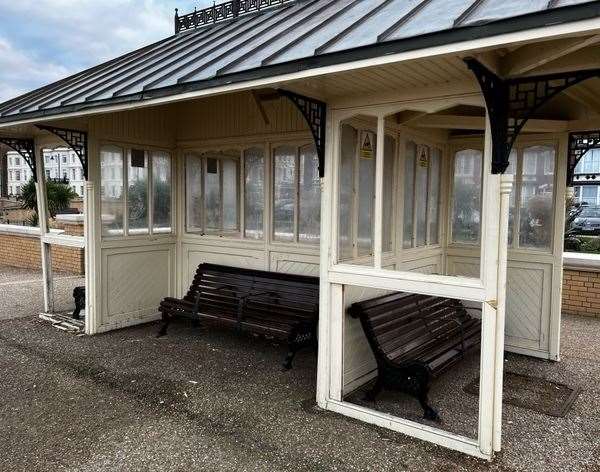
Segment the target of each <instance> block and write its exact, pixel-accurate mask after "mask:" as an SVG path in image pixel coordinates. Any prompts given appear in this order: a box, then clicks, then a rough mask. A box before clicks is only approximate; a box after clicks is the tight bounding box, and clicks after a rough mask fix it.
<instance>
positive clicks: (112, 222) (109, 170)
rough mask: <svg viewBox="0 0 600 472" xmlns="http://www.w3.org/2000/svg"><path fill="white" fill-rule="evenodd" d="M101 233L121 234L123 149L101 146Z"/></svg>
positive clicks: (106, 234) (108, 234)
mask: <svg viewBox="0 0 600 472" xmlns="http://www.w3.org/2000/svg"><path fill="white" fill-rule="evenodd" d="M100 175H101V184H100V188H101V190H100V192H101V211H100V212H101V214H102V234H103V235H105V236H114V235H122V234H123V213H124V212H123V206H124V203H125V202H124V199H123V150H122V149H121V148H118V147H115V146H103V147H102V149H101V150H100Z"/></svg>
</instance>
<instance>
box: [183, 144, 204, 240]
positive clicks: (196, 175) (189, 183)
mask: <svg viewBox="0 0 600 472" xmlns="http://www.w3.org/2000/svg"><path fill="white" fill-rule="evenodd" d="M185 208H186V230H187V231H188V232H190V233H191V232H197V231H202V158H201V157H200V156H198V155H197V154H188V155H186V157H185Z"/></svg>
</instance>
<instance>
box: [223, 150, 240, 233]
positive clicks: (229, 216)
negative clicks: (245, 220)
mask: <svg viewBox="0 0 600 472" xmlns="http://www.w3.org/2000/svg"><path fill="white" fill-rule="evenodd" d="M222 164H223V182H222V185H221V198H222V200H223V210H222V211H223V230H224V231H237V230H238V228H239V224H238V195H239V193H238V190H237V188H238V161H237V160H235V161H234V160H232V159H223V160H222Z"/></svg>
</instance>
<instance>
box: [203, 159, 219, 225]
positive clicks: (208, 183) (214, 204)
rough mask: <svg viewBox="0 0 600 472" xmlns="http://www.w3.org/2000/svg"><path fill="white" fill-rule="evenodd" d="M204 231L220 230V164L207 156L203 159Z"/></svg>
mask: <svg viewBox="0 0 600 472" xmlns="http://www.w3.org/2000/svg"><path fill="white" fill-rule="evenodd" d="M204 166H205V167H204V229H205V230H207V231H211V230H212V231H216V230H220V229H221V178H220V172H221V162H220V159H216V158H214V157H210V156H207V157H206V158H205V159H204Z"/></svg>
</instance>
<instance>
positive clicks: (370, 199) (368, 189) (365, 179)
mask: <svg viewBox="0 0 600 472" xmlns="http://www.w3.org/2000/svg"><path fill="white" fill-rule="evenodd" d="M361 133H362V134H363V137H361V140H362V141H364V140H365V137H364V135H365V134H369V135H370V136H371V137H370V138H368V139H369V140H370V142H371V143H372V151H371V152H369V153H364V152H361V153H360V156H359V160H358V228H357V247H358V255H359V256H364V255H370V254H373V217H374V212H373V207H374V203H375V156H376V155H377V149H376V143H377V135H375V133H370V132H368V131H362V132H361Z"/></svg>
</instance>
